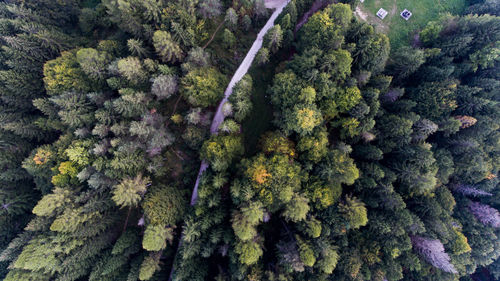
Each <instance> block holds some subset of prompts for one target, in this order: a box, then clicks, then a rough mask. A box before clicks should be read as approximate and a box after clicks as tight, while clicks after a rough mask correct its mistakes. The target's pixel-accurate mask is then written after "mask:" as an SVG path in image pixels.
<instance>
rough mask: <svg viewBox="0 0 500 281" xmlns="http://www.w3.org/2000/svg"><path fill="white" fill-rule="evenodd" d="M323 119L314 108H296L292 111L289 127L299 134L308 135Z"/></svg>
mask: <svg viewBox="0 0 500 281" xmlns="http://www.w3.org/2000/svg"><path fill="white" fill-rule="evenodd" d="M322 121H323V118H322V116H321V113H320V112H319V111H318V110H317V109H316V108H315V107H314V106H297V107H295V109H294V111H293V119H292V120H290V122H292V124H291V127H292V128H294V130H295V131H297V132H298V133H299V134H308V133H310V132H312V130H313V129H314V128H316V127H317V126H319V125H320V124H321V122H322Z"/></svg>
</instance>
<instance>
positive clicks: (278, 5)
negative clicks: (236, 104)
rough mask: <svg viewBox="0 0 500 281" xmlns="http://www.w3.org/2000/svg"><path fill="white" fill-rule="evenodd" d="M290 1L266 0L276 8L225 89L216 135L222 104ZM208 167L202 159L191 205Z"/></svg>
mask: <svg viewBox="0 0 500 281" xmlns="http://www.w3.org/2000/svg"><path fill="white" fill-rule="evenodd" d="M288 2H290V0H267V1H266V2H265V4H266V8H269V9H275V10H274V12H273V13H272V15H271V17H270V18H269V20H267V22H266V25H264V27H263V28H262V29H261V30H260V32H259V34H257V38H256V39H255V41H254V42H253V44H252V47H251V48H250V50H249V51H248V53H247V55H246V56H245V59H243V61H242V62H241V64H240V66H239V67H238V69H237V70H236V72H235V73H234V75H233V77H232V78H231V81H229V85H228V86H227V88H226V90H225V91H224V98H223V99H222V101H221V102H220V103H219V106H218V107H217V111H216V112H215V116H214V119H213V121H212V125H211V126H210V133H211V134H212V135H216V134H217V133H218V131H219V126H220V124H221V123H222V122H223V121H224V114H222V106H223V105H224V104H225V103H226V102H227V100H228V98H229V96H231V94H232V93H233V87H234V85H236V83H238V82H239V81H240V80H241V79H242V78H243V76H245V74H247V72H248V69H250V66H251V65H252V62H253V60H254V58H255V56H256V55H257V52H258V51H259V50H260V48H261V47H262V43H263V41H264V35H266V33H267V31H268V30H269V29H271V28H272V27H273V26H274V21H275V20H276V18H277V17H278V16H279V14H281V12H282V11H283V9H284V8H285V6H286V5H287V4H288ZM207 168H208V162H207V161H205V160H203V161H201V165H200V170H199V171H198V176H197V178H196V182H195V184H194V188H193V193H192V195H191V206H194V204H196V200H197V199H198V185H199V184H200V178H201V175H202V174H203V172H204V171H205V170H206V169H207Z"/></svg>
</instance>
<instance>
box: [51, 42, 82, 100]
mask: <svg viewBox="0 0 500 281" xmlns="http://www.w3.org/2000/svg"><path fill="white" fill-rule="evenodd" d="M75 53H76V52H75V51H73V52H63V53H62V54H61V56H60V57H58V58H57V59H54V60H50V61H48V62H47V63H46V64H45V65H44V67H43V74H44V78H43V81H44V83H45V88H46V89H47V93H48V94H49V95H59V94H62V93H63V92H65V91H71V90H75V91H82V92H86V91H89V90H90V89H91V86H90V84H89V81H87V80H86V78H85V75H84V73H83V71H82V69H81V68H80V67H79V64H78V61H77V57H76V55H75Z"/></svg>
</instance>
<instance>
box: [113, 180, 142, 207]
mask: <svg viewBox="0 0 500 281" xmlns="http://www.w3.org/2000/svg"><path fill="white" fill-rule="evenodd" d="M150 184H151V181H150V180H149V178H147V177H144V178H143V177H142V175H137V176H136V177H134V178H126V179H123V180H122V181H121V182H120V184H118V185H116V186H115V187H114V188H113V201H115V203H116V204H117V205H118V206H121V207H135V206H137V205H138V204H139V202H140V201H141V200H142V196H143V195H144V193H146V190H147V187H148V186H149V185H150Z"/></svg>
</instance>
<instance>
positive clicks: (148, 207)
mask: <svg viewBox="0 0 500 281" xmlns="http://www.w3.org/2000/svg"><path fill="white" fill-rule="evenodd" d="M186 207H187V200H186V198H185V196H183V194H182V192H181V191H180V190H179V189H177V188H175V187H172V186H163V185H160V186H157V187H153V188H151V190H150V191H149V192H148V193H147V194H146V196H145V197H144V201H143V202H142V208H143V209H144V214H145V215H146V218H147V220H148V221H149V222H150V223H151V224H162V225H175V224H176V223H177V222H178V221H179V220H180V219H181V218H182V217H183V215H184V212H185V211H186Z"/></svg>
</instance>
